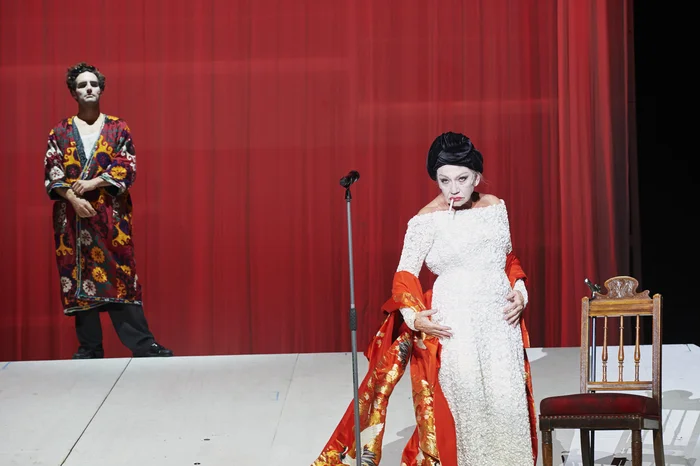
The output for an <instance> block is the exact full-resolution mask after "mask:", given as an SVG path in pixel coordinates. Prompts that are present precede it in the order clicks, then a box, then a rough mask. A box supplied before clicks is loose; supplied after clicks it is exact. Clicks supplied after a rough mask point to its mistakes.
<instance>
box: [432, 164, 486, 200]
mask: <svg viewBox="0 0 700 466" xmlns="http://www.w3.org/2000/svg"><path fill="white" fill-rule="evenodd" d="M479 181H481V175H480V174H479V173H478V172H475V171H474V170H470V169H469V168H467V167H460V166H458V165H443V166H442V167H440V168H438V170H437V184H438V186H439V187H440V191H442V195H443V196H445V201H447V203H448V204H449V203H450V201H454V202H453V207H460V206H463V205H464V204H466V203H467V202H469V199H471V196H472V193H473V192H474V188H475V187H476V186H477V185H478V184H479Z"/></svg>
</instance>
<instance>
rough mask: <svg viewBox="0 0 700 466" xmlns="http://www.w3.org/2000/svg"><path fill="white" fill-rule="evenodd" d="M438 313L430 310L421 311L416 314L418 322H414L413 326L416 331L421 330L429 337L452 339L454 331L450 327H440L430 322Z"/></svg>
mask: <svg viewBox="0 0 700 466" xmlns="http://www.w3.org/2000/svg"><path fill="white" fill-rule="evenodd" d="M436 312H437V310H436V309H428V310H427V311H421V312H418V313H416V320H415V321H414V322H413V326H414V327H416V330H419V331H421V332H423V333H425V334H427V335H431V336H434V337H438V338H450V337H452V333H451V332H450V330H452V329H451V328H450V327H445V326H444V325H439V324H436V323H434V322H433V321H432V320H430V316H431V315H433V314H435V313H436Z"/></svg>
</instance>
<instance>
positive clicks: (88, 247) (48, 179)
mask: <svg viewBox="0 0 700 466" xmlns="http://www.w3.org/2000/svg"><path fill="white" fill-rule="evenodd" d="M66 84H67V85H68V89H69V90H70V93H71V95H72V96H73V98H74V99H75V100H76V101H77V102H78V114H77V115H76V116H73V117H69V118H66V119H65V120H63V121H61V122H60V123H58V124H57V125H56V126H55V127H54V128H53V129H52V130H51V132H50V133H49V141H48V149H47V151H46V157H45V158H44V169H45V170H44V171H45V181H44V185H45V187H46V191H47V193H48V195H49V197H50V198H51V199H52V200H54V201H56V202H54V206H53V228H54V239H55V243H56V261H57V264H58V273H59V276H60V280H61V283H60V287H61V300H62V303H63V309H64V313H65V314H66V315H72V316H75V329H76V333H77V336H78V341H79V343H80V347H79V348H78V351H77V352H76V353H75V354H74V355H73V359H91V358H102V357H104V350H103V347H102V326H101V324H100V315H99V312H100V311H107V312H108V313H109V316H110V318H111V320H112V324H113V325H114V328H115V330H116V331H117V335H118V336H119V339H120V340H121V341H122V343H123V344H124V345H125V346H126V347H128V348H129V349H130V350H131V352H132V354H133V355H134V356H135V357H144V356H172V355H173V352H172V351H171V350H169V349H167V348H165V347H163V346H161V345H159V344H158V343H157V342H156V341H155V338H154V337H153V334H152V333H151V332H150V330H149V329H148V323H147V322H146V317H145V316H144V313H143V307H142V302H141V283H140V282H139V280H138V276H137V274H136V263H135V258H134V243H133V236H132V235H133V232H132V203H131V196H130V194H129V189H130V188H131V185H132V184H133V183H134V179H135V178H136V152H135V150H134V145H133V142H132V140H131V135H130V134H129V127H128V125H127V124H126V122H125V121H124V120H121V119H119V118H117V117H113V116H108V115H105V114H103V113H101V111H100V97H101V96H102V92H103V91H104V89H105V77H104V75H103V74H102V73H100V71H99V70H98V69H97V68H95V67H94V66H91V65H88V64H86V63H79V64H77V65H75V66H73V67H71V68H69V69H68V72H67V74H66Z"/></svg>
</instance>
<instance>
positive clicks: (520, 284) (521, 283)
mask: <svg viewBox="0 0 700 466" xmlns="http://www.w3.org/2000/svg"><path fill="white" fill-rule="evenodd" d="M513 290H514V291H519V292H520V293H522V295H523V301H524V302H523V307H527V302H528V296H527V288H526V287H525V280H523V279H522V278H519V279H518V280H516V281H515V285H513Z"/></svg>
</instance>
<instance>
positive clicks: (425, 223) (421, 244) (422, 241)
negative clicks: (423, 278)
mask: <svg viewBox="0 0 700 466" xmlns="http://www.w3.org/2000/svg"><path fill="white" fill-rule="evenodd" d="M431 217H432V216H430V215H419V216H416V217H413V218H412V219H411V220H410V221H409V222H408V228H407V229H406V235H405V237H404V242H403V250H402V251H401V260H399V266H398V267H397V270H396V271H397V273H398V272H408V273H410V274H411V275H413V276H415V277H416V278H418V276H419V274H420V271H421V268H422V267H423V262H424V261H425V257H426V256H427V255H428V252H429V251H430V247H431V246H432V244H433V235H434V229H433V224H432V218H431ZM400 311H401V315H402V316H403V320H404V322H405V323H406V325H407V326H408V328H410V329H411V330H413V331H415V330H416V328H415V324H414V323H415V318H416V317H415V314H416V311H415V310H414V309H412V308H410V307H402V308H401V309H400Z"/></svg>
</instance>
